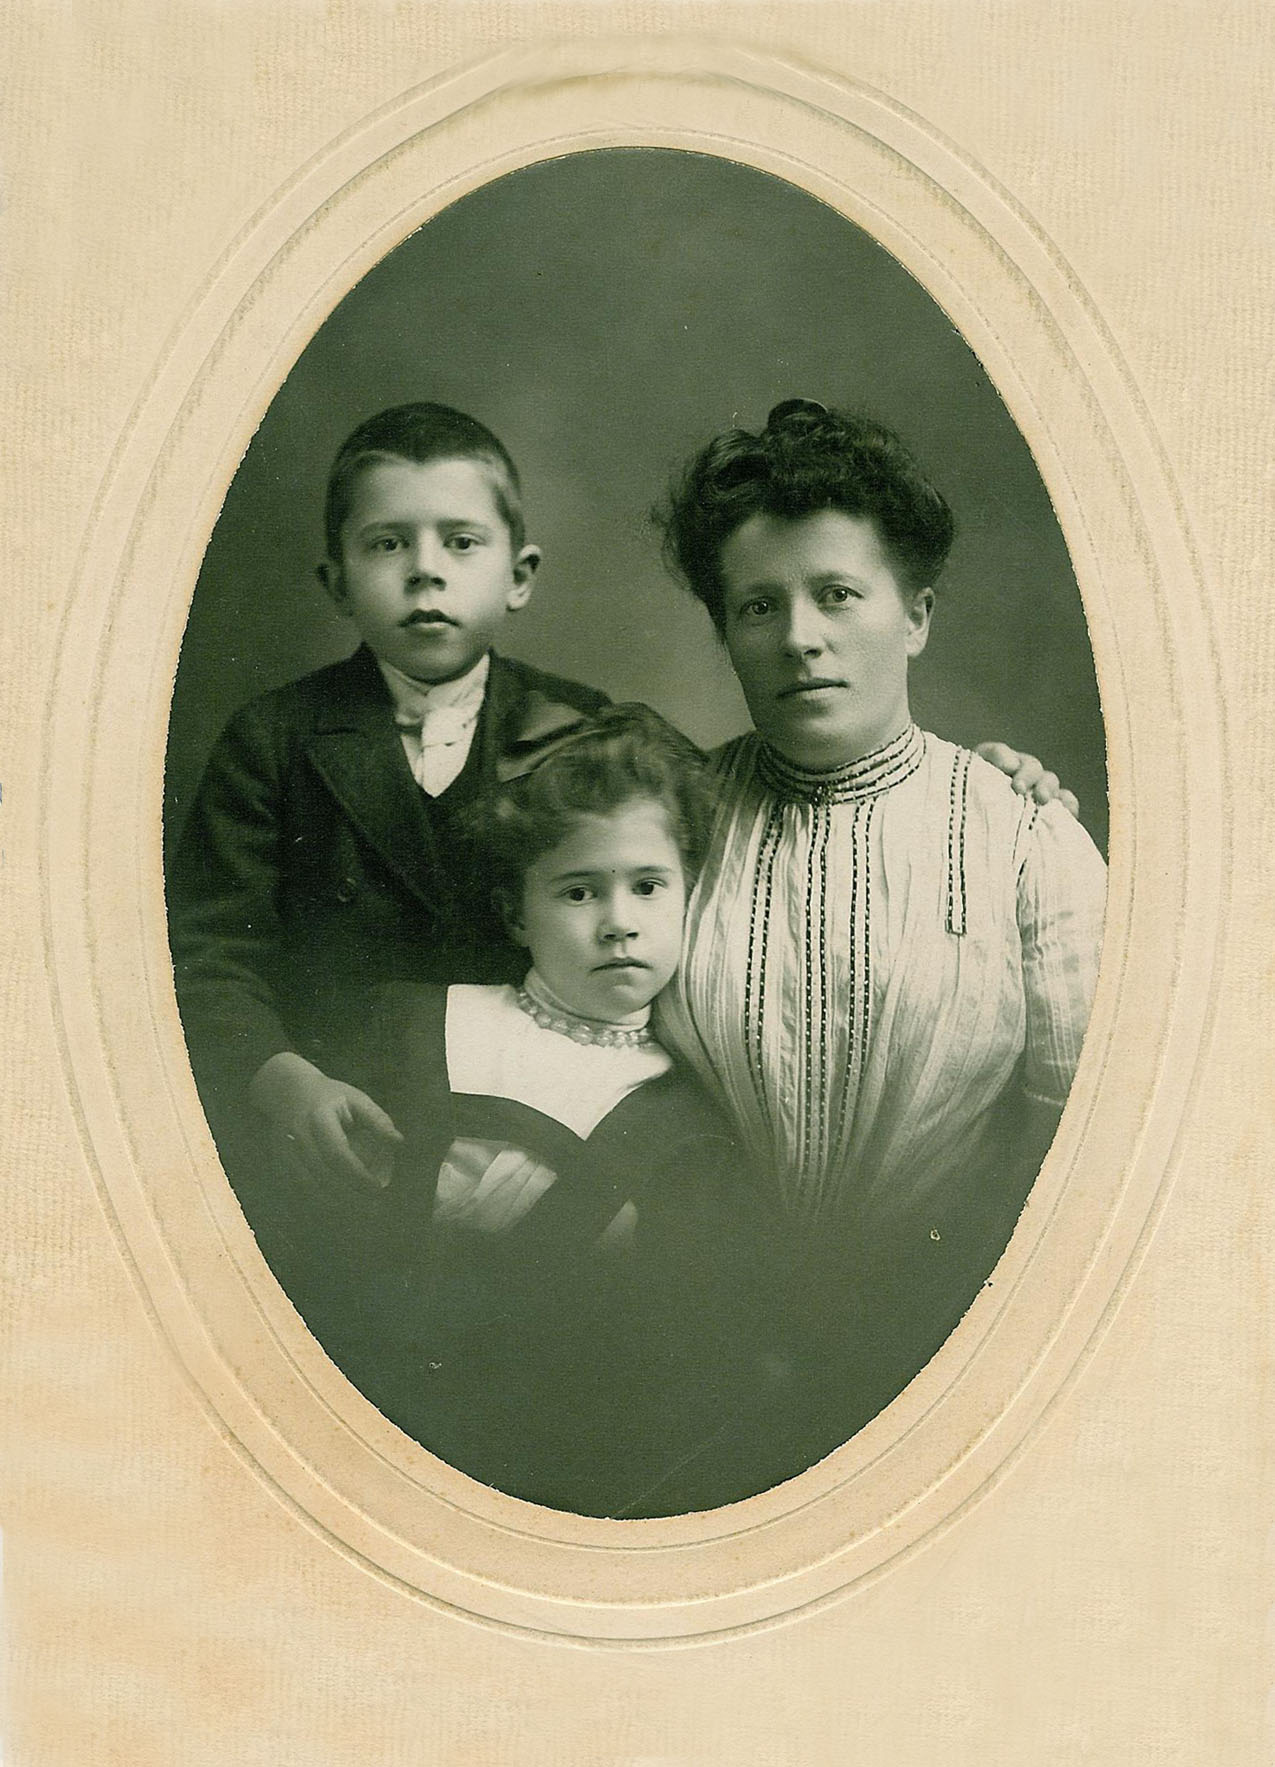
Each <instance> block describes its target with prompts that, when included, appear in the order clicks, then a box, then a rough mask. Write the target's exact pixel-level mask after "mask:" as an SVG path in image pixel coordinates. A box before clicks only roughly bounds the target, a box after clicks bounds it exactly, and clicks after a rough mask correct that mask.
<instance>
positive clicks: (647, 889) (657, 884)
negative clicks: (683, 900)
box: [633, 877, 664, 896]
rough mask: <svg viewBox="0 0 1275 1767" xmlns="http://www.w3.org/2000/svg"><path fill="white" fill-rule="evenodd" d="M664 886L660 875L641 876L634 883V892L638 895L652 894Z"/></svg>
mask: <svg viewBox="0 0 1275 1767" xmlns="http://www.w3.org/2000/svg"><path fill="white" fill-rule="evenodd" d="M663 888H664V879H663V878H662V877H643V878H640V879H639V880H638V882H637V883H635V884H634V886H633V889H634V893H635V894H636V895H639V896H654V895H656V894H657V892H658V891H660V890H662V889H663Z"/></svg>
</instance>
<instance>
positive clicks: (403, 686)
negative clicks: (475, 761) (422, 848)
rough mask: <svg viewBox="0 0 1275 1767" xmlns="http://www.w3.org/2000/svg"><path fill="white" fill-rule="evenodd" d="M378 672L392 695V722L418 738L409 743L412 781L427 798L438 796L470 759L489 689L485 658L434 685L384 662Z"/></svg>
mask: <svg viewBox="0 0 1275 1767" xmlns="http://www.w3.org/2000/svg"><path fill="white" fill-rule="evenodd" d="M382 670H383V672H384V673H385V675H386V678H387V681H388V683H389V686H390V689H391V692H392V693H393V695H394V707H395V709H394V722H395V724H396V725H397V726H398V728H399V729H400V730H401V731H403V732H404V734H405V735H411V736H415V738H416V742H415V743H412V744H410V745H409V747H408V758H409V759H410V761H411V764H412V773H413V775H414V776H415V779H416V783H417V784H418V785H419V786H420V787H421V789H422V791H426V792H428V793H429V795H430V797H432V798H437V797H440V796H441V795H442V793H443V792H445V791H446V790H447V788H448V786H449V785H450V784H451V783H452V781H453V780H454V779H456V778H457V777H458V776H459V774H460V773H461V770H462V769H463V768H464V765H465V762H466V760H467V759H468V758H469V750H470V746H471V744H472V743H473V740H474V727H475V725H476V724H477V722H478V714H479V713H480V712H481V711H482V709H483V697H484V695H485V693H486V691H487V659H486V658H485V657H484V658H483V660H482V662H481V663H479V664H478V666H477V667H476V668H475V669H473V670H471V672H470V673H469V674H468V675H466V676H464V677H462V679H461V680H459V681H443V682H439V684H438V685H437V686H435V687H428V686H426V685H424V684H423V683H421V682H416V681H412V680H411V679H410V678H409V677H408V676H406V675H404V674H402V673H401V672H400V671H398V670H389V669H387V668H386V667H385V665H382ZM417 745H419V747H418V746H417Z"/></svg>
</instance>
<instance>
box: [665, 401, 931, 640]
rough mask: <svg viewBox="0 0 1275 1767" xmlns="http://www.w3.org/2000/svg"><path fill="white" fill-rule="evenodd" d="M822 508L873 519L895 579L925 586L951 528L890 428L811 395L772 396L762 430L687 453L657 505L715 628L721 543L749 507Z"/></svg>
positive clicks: (778, 511) (729, 434)
mask: <svg viewBox="0 0 1275 1767" xmlns="http://www.w3.org/2000/svg"><path fill="white" fill-rule="evenodd" d="M823 509H837V510H841V511H842V512H843V513H844V514H846V515H856V516H867V517H869V518H870V519H871V520H872V521H874V522H875V523H876V527H877V532H878V534H879V535H880V538H881V542H882V544H883V545H884V547H885V549H886V552H887V554H888V555H889V558H890V561H891V563H892V565H893V566H894V570H895V574H896V575H897V577H898V579H899V583H900V585H901V586H902V587H903V588H904V589H906V590H909V591H913V592H914V591H916V590H918V589H925V588H928V587H929V586H930V585H931V584H932V583H933V582H934V579H935V578H936V577H937V576H938V574H939V571H940V570H941V569H942V567H943V562H944V560H945V559H946V557H947V554H948V550H949V548H950V547H951V544H952V538H953V535H954V533H955V523H954V522H953V520H952V512H951V510H950V509H949V508H948V506H947V504H946V502H945V501H944V499H943V497H942V496H941V495H940V493H939V492H938V491H937V490H935V488H934V486H933V485H932V484H931V483H930V482H929V480H928V479H927V478H926V477H925V475H924V474H923V473H922V471H921V469H920V467H919V466H918V465H917V463H916V461H915V460H914V459H913V458H912V455H911V454H910V453H909V452H908V450H907V448H906V447H905V446H904V444H903V443H902V442H901V441H900V440H899V438H898V436H896V435H895V434H894V432H893V431H892V430H888V429H886V428H885V427H884V426H883V425H881V424H879V423H874V422H873V421H872V420H871V419H870V418H867V417H863V416H860V415H858V414H857V413H854V412H849V411H829V410H827V409H825V407H824V406H822V405H817V404H815V403H814V401H813V400H810V399H786V400H785V401H784V403H783V404H782V405H776V406H775V408H774V410H773V411H772V412H771V413H770V416H769V417H768V418H767V419H766V427H765V429H763V430H762V431H760V432H759V433H758V434H753V433H752V431H750V430H744V429H731V430H726V431H725V432H724V433H723V434H722V435H720V436H716V437H715V438H714V439H713V440H712V441H711V442H709V444H708V445H707V447H705V448H703V449H701V450H700V452H699V453H698V454H697V455H696V456H695V458H694V459H693V460H692V461H691V462H690V464H689V466H688V467H687V468H686V470H685V472H684V473H683V474H682V476H681V478H680V479H679V480H678V482H677V483H676V484H675V486H674V488H673V490H672V491H671V493H670V495H669V499H668V503H667V505H666V506H665V507H664V509H663V510H661V511H660V512H658V513H657V517H656V519H657V521H658V522H659V524H660V526H661V527H662V528H663V530H664V544H665V554H666V556H667V558H668V561H669V563H670V565H671V566H672V568H673V570H674V571H675V572H676V573H677V574H678V575H679V576H680V577H682V578H683V579H684V580H685V582H686V584H687V586H688V587H689V588H690V590H691V592H692V594H694V595H695V596H697V597H698V599H699V600H700V601H702V602H703V603H704V605H705V607H706V608H707V609H708V611H709V613H710V614H711V616H712V619H713V623H714V625H715V626H717V628H718V630H719V631H720V629H721V626H722V623H723V618H724V611H725V610H724V606H723V600H722V594H723V587H722V580H721V554H722V547H723V546H724V545H725V544H726V542H727V540H729V538H730V536H731V535H732V534H733V533H734V532H735V530H736V529H737V528H739V527H740V526H742V524H743V523H744V522H746V521H748V520H749V519H750V518H751V517H752V516H755V515H770V516H778V517H780V518H781V519H784V520H795V519H797V518H799V517H801V516H806V515H815V514H817V513H818V511H820V510H823Z"/></svg>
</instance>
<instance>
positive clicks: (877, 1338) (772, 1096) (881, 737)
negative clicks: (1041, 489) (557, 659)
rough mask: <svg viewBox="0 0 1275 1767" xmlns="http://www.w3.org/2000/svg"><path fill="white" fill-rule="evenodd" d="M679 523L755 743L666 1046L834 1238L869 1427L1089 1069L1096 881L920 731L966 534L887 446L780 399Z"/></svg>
mask: <svg viewBox="0 0 1275 1767" xmlns="http://www.w3.org/2000/svg"><path fill="white" fill-rule="evenodd" d="M666 531H667V539H668V547H669V552H670V556H671V559H672V562H673V563H674V565H675V566H676V568H677V569H678V571H679V572H680V574H681V575H682V576H683V577H684V579H685V580H686V582H687V583H688V585H689V586H690V588H691V590H692V591H693V593H694V594H695V595H696V596H697V597H698V598H699V599H700V600H701V601H702V602H703V603H704V605H705V606H706V607H707V609H708V611H709V613H710V615H711V617H712V619H713V622H714V625H715V627H716V629H717V632H718V635H719V637H720V638H721V640H722V642H723V644H724V645H725V648H726V651H727V653H728V655H729V657H730V660H731V663H732V665H733V667H734V669H735V673H736V675H737V676H738V678H739V681H740V685H741V687H742V688H743V692H744V696H745V699H746V701H747V703H748V708H749V711H750V713H751V715H752V719H753V722H754V725H755V729H754V730H753V731H752V732H751V733H750V734H749V735H747V736H744V737H741V738H739V739H737V740H736V741H734V742H731V743H728V744H727V745H726V747H725V748H724V749H723V750H721V751H720V753H719V754H718V756H717V757H716V765H717V772H718V793H719V798H718V809H717V815H716V822H715V826H714V830H713V834H712V837H711V844H710V851H709V855H708V858H707V861H706V863H705V866H704V868H703V870H702V872H701V876H700V880H699V883H698V885H697V887H696V890H695V893H694V896H693V898H692V901H691V904H690V909H689V913H688V918H687V937H686V954H685V956H684V959H683V964H682V969H681V974H680V979H679V980H678V981H677V982H675V983H674V985H673V987H672V988H670V989H669V991H668V993H667V994H666V996H665V1000H664V1003H663V1006H662V1011H663V1020H664V1022H663V1030H662V1035H663V1036H664V1038H665V1040H666V1041H669V1042H670V1044H671V1046H673V1047H675V1048H677V1049H678V1050H679V1052H680V1053H682V1054H683V1055H684V1057H685V1058H686V1059H687V1060H688V1061H689V1062H690V1063H691V1064H692V1065H693V1066H694V1067H695V1068H696V1069H697V1070H698V1071H699V1072H700V1073H701V1074H702V1075H703V1076H705V1077H706V1078H709V1079H711V1080H712V1082H713V1083H714V1084H715V1085H716V1086H717V1087H718V1089H719V1091H720V1093H721V1095H722V1096H723V1097H724V1099H725V1101H726V1103H727V1104H728V1106H729V1109H730V1111H731V1114H732V1116H733V1118H734V1120H735V1122H736V1123H737V1125H738V1127H739V1129H740V1130H741V1132H742V1133H743V1135H744V1137H745V1138H746V1140H747V1142H748V1144H749V1146H750V1148H751V1151H752V1152H753V1154H754V1156H755V1157H756V1158H757V1160H758V1162H759V1163H760V1164H761V1165H762V1166H763V1168H764V1169H766V1170H768V1171H769V1172H770V1173H772V1174H773V1177H774V1183H775V1186H776V1188H777V1192H778V1195H779V1197H780V1198H781V1200H782V1204H783V1207H784V1212H785V1214H786V1215H787V1217H788V1218H789V1219H790V1220H791V1221H793V1222H795V1223H797V1224H798V1225H799V1226H801V1227H802V1228H803V1229H805V1230H807V1231H804V1232H803V1233H802V1235H801V1237H802V1238H803V1239H804V1240H805V1242H806V1244H807V1246H817V1247H819V1248H820V1255H821V1261H822V1264H823V1266H824V1267H825V1274H826V1275H827V1276H828V1284H827V1286H826V1287H825V1288H824V1289H823V1291H822V1292H823V1294H824V1298H825V1300H826V1301H827V1303H828V1306H827V1311H826V1313H825V1314H821V1315H820V1316H819V1331H820V1333H821V1334H822V1333H824V1332H825V1331H826V1327H827V1323H828V1319H829V1318H830V1317H835V1318H838V1319H843V1320H844V1319H846V1318H848V1317H850V1316H852V1315H853V1316H854V1317H855V1319H856V1324H855V1326H854V1328H853V1329H852V1330H850V1331H848V1332H847V1333H846V1336H845V1342H846V1345H847V1353H853V1354H855V1355H857V1356H858V1357H859V1360H860V1363H861V1364H862V1366H861V1369H860V1374H861V1381H860V1388H861V1392H860V1398H861V1402H862V1406H863V1408H864V1415H871V1414H872V1411H873V1410H874V1409H879V1408H880V1405H881V1404H882V1403H885V1402H886V1401H887V1400H888V1398H889V1397H890V1396H892V1394H893V1393H894V1392H897V1391H898V1390H899V1388H900V1387H901V1386H902V1385H903V1384H904V1383H905V1382H906V1380H907V1379H909V1378H910V1376H911V1374H912V1373H914V1372H915V1371H916V1369H917V1368H918V1367H920V1366H921V1365H922V1363H923V1362H924V1361H925V1360H926V1359H927V1358H928V1356H929V1355H931V1354H932V1353H933V1351H934V1349H935V1348H937V1346H938V1344H939V1343H941V1342H942V1340H943V1338H944V1337H945V1336H946V1335H947V1334H948V1332H949V1331H950V1330H951V1329H952V1327H953V1326H954V1325H955V1323H956V1321H957V1319H959V1317H960V1314H961V1312H963V1311H964V1309H965V1308H966V1307H967V1306H968V1305H969V1303H970V1301H971V1300H972V1299H973V1296H974V1294H975V1293H976V1292H977V1289H978V1287H979V1285H980V1284H981V1282H982V1281H983V1280H984V1278H985V1277H986V1275H987V1273H988V1271H989V1270H990V1269H991V1267H992V1265H993V1264H994V1263H995V1260H996V1258H997V1256H998V1255H999V1253H1000V1251H1001V1249H1002V1248H1003V1246H1004V1244H1005V1241H1006V1239H1007V1238H1008V1235H1009V1232H1010V1231H1011V1230H1012V1226H1013V1222H1014V1219H1015V1218H1016V1215H1017V1212H1018V1210H1019V1208H1020V1207H1021V1204H1022V1200H1023V1198H1024V1196H1025V1194H1026V1190H1027V1188H1028V1187H1029V1185H1030V1183H1031V1180H1032V1177H1033V1176H1034V1174H1035V1171H1036V1170H1037V1168H1038V1166H1039V1162H1040V1158H1041V1156H1042V1155H1043V1152H1044V1150H1045V1148H1046V1147H1047V1146H1048V1143H1049V1140H1050V1138H1051V1136H1052V1134H1053V1131H1054V1129H1055V1127H1056V1125H1057V1121H1058V1116H1059V1113H1060V1111H1061V1109H1062V1106H1063V1103H1064V1101H1065V1099H1066V1095H1067V1091H1068V1087H1069V1085H1070V1082H1071V1078H1072V1074H1073V1071H1074V1068H1075V1064H1076V1060H1077V1057H1078V1055H1079V1051H1080V1045H1081V1040H1082V1038H1083V1035H1084V1030H1085V1025H1086V1022H1087V1019H1088V1015H1089V1008H1090V1004H1091V1000H1092V994H1093V987H1094V982H1095V978H1096V974H1097V964H1098V955H1099V946H1100V940H1101V924H1102V910H1103V901H1104V893H1105V869H1104V866H1103V863H1102V860H1101V858H1100V857H1099V855H1098V853H1097V851H1096V849H1095V847H1094V845H1093V843H1092V841H1091V840H1090V839H1089V837H1088V835H1087V834H1086V833H1085V832H1084V830H1083V828H1082V827H1081V826H1080V824H1079V823H1078V822H1077V821H1076V820H1075V819H1074V818H1073V817H1072V816H1071V815H1070V814H1069V812H1068V811H1067V810H1066V809H1065V808H1064V807H1063V805H1061V804H1060V803H1057V802H1055V803H1051V804H1048V805H1046V806H1044V807H1041V806H1040V805H1038V804H1036V803H1035V802H1034V801H1032V800H1030V799H1023V798H1020V797H1019V796H1017V795H1016V794H1015V792H1014V791H1013V790H1012V788H1011V786H1010V784H1009V781H1008V780H1007V779H1006V778H1005V777H1004V776H1003V775H1002V774H1001V773H999V772H998V771H996V769H994V768H993V767H991V766H989V765H987V764H986V763H985V762H983V761H981V760H980V759H979V758H978V757H977V756H975V755H971V754H970V753H968V752H967V751H965V750H962V749H958V748H956V747H954V746H953V745H952V744H950V743H947V742H944V741H942V740H940V739H939V738H937V737H934V736H932V735H929V734H928V733H926V732H923V731H921V730H919V729H918V728H917V727H916V725H915V724H914V723H913V722H912V717H911V713H910V710H909V703H908V666H909V664H910V662H911V660H912V659H913V658H914V657H916V656H918V655H919V654H920V653H921V651H922V650H923V649H924V647H925V643H926V639H927V636H928V633H929V625H930V617H931V613H932V610H933V605H934V589H933V585H934V582H935V579H936V578H937V577H938V574H939V572H940V570H941V567H942V565H943V562H944V560H945V558H946V555H947V552H948V549H949V547H950V544H951V540H952V536H953V522H952V517H951V513H950V511H949V510H948V507H947V505H946V503H945V502H944V500H943V499H942V497H941V496H940V495H939V493H938V492H937V491H936V490H935V489H934V488H933V486H931V485H930V484H929V483H928V482H927V480H926V479H925V478H924V476H923V475H922V474H921V472H920V470H919V468H918V467H917V465H916V463H915V461H914V460H913V459H912V457H911V456H910V455H909V453H908V452H907V450H906V449H905V448H904V447H903V445H902V443H901V442H900V441H899V440H898V438H897V437H895V436H894V435H892V434H891V433H890V432H889V431H887V430H884V429H882V428H880V427H879V426H876V425H874V424H872V423H870V422H868V421H866V420H865V419H862V418H859V417H856V416H851V415H847V414H843V413H837V412H831V411H826V410H824V408H823V407H822V406H818V405H814V404H812V403H810V402H807V401H803V400H791V401H788V402H786V403H785V404H783V405H780V406H778V407H776V409H775V410H774V411H773V412H772V413H771V415H770V418H769V419H768V421H767V424H766V427H765V429H764V430H763V431H762V432H761V433H760V434H756V435H754V434H750V433H748V432H746V431H743V430H732V431H729V432H727V433H726V434H725V435H722V436H720V437H718V438H717V439H716V440H715V441H713V442H712V443H710V444H709V446H708V447H707V448H705V449H704V450H703V452H702V453H701V454H700V455H698V456H697V457H696V459H695V460H694V461H693V462H692V464H691V466H690V467H689V469H688V471H687V473H686V476H685V478H684V480H683V481H682V483H681V486H680V488H679V489H678V491H677V492H676V493H675V495H674V498H673V502H672V506H671V509H670V511H669V513H668V518H667V523H666ZM851 1344H853V1345H854V1346H855V1347H854V1349H853V1351H851V1349H850V1346H851ZM846 1421H847V1419H846V1417H843V1418H842V1419H841V1423H842V1424H843V1425H844V1424H845V1423H846ZM842 1433H844V1430H843V1432H842Z"/></svg>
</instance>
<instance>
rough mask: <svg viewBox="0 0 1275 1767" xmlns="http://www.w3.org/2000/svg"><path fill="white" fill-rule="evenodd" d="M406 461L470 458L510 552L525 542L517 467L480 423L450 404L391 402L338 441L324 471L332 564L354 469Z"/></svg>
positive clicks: (326, 528) (325, 520) (326, 537)
mask: <svg viewBox="0 0 1275 1767" xmlns="http://www.w3.org/2000/svg"><path fill="white" fill-rule="evenodd" d="M386 460H410V461H413V462H415V463H416V464H417V465H419V466H425V465H428V463H429V462H430V461H431V460H475V461H478V462H479V463H480V464H481V465H483V466H485V467H487V468H488V470H489V471H490V473H491V483H492V491H493V493H494V495H495V498H496V507H497V509H499V511H500V514H501V517H502V519H503V521H504V523H505V526H506V527H507V528H508V529H509V538H510V541H511V542H512V544H513V549H514V551H515V552H520V551H521V550H522V547H523V545H524V543H525V541H526V537H527V536H526V528H525V524H524V521H523V513H522V485H521V483H520V482H519V479H518V469H517V467H516V466H515V465H514V463H513V460H512V458H511V456H510V454H509V452H508V450H507V449H506V448H505V446H504V444H503V443H502V442H501V441H500V440H499V439H498V438H497V437H496V436H494V435H493V434H492V433H491V431H490V430H489V429H488V428H487V427H486V425H485V424H481V423H479V421H478V419H477V418H475V417H467V416H466V415H465V413H464V412H463V411H454V410H453V409H452V407H451V406H450V405H432V404H428V403H425V402H418V403H416V404H413V405H392V406H391V407H390V408H389V410H388V411H378V412H377V414H376V416H375V417H369V418H368V419H367V421H366V422H365V423H361V424H360V425H359V427H358V428H357V429H356V430H355V431H354V432H353V433H352V434H351V435H349V436H347V437H346V439H345V441H344V442H342V444H341V446H340V448H339V449H338V450H337V456H336V459H335V460H334V461H333V462H332V470H331V472H330V473H329V474H328V489H327V496H326V499H325V501H324V508H323V537H324V543H325V545H326V546H327V552H328V557H329V558H330V559H331V560H332V561H333V563H339V562H340V558H341V529H342V528H343V527H344V526H345V520H346V517H347V516H348V515H349V513H350V504H351V502H352V501H353V495H354V486H355V483H356V481H357V479H358V477H359V474H360V473H362V472H365V471H366V470H367V468H368V467H369V466H375V465H376V464H377V463H378V462H379V461H386Z"/></svg>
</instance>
